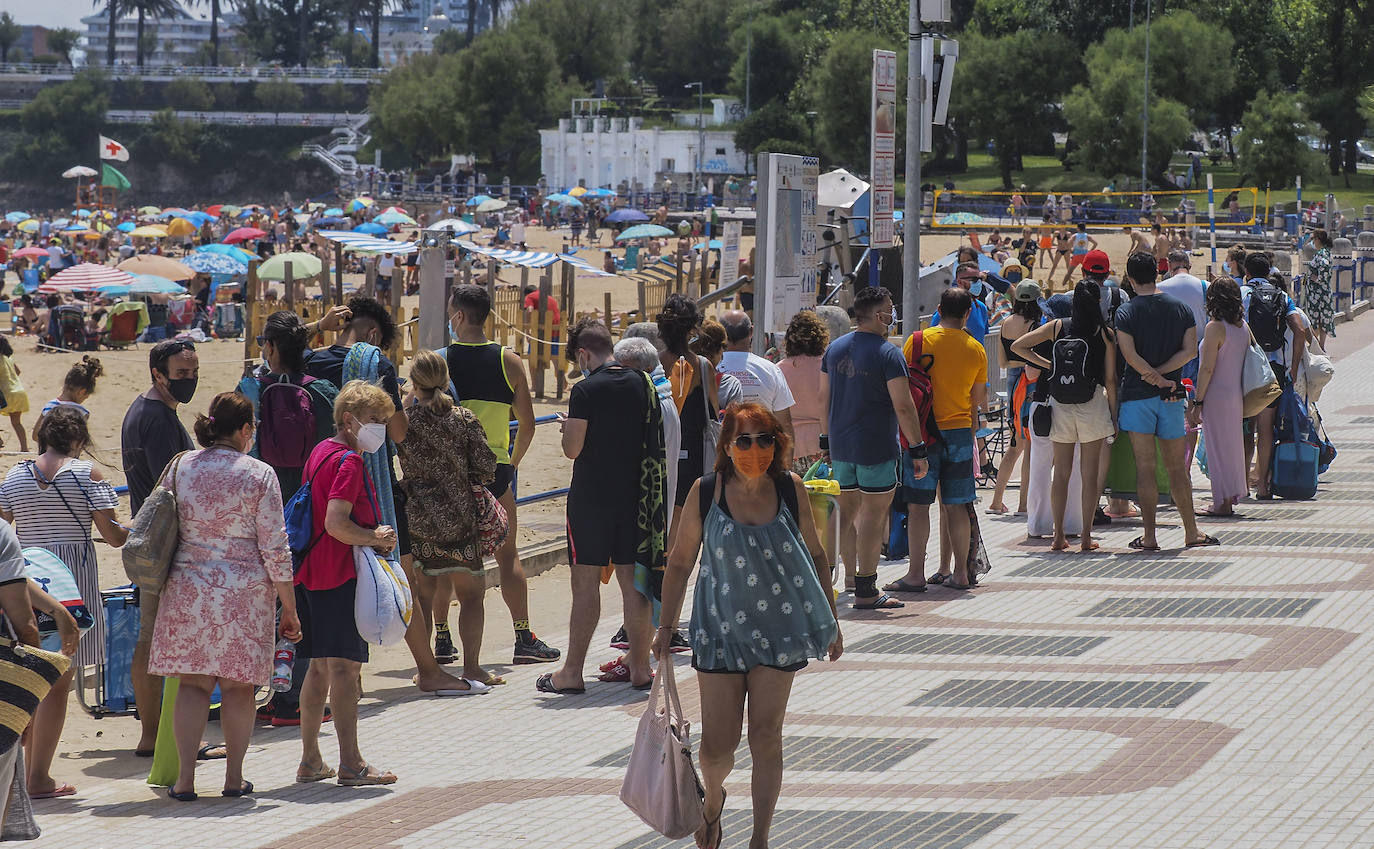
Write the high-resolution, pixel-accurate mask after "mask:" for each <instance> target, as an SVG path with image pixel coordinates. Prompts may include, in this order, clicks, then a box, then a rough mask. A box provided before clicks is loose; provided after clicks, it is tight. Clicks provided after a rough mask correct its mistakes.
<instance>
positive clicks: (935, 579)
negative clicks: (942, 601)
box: [926, 572, 949, 584]
mask: <svg viewBox="0 0 1374 849" xmlns="http://www.w3.org/2000/svg"><path fill="white" fill-rule="evenodd" d="M948 580H949V575H946V574H945V573H943V572H936V573H935V574H934V575H931V576H929V577H927V578H926V583H927V584H943V583H944V582H945V581H948Z"/></svg>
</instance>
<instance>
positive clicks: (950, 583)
mask: <svg viewBox="0 0 1374 849" xmlns="http://www.w3.org/2000/svg"><path fill="white" fill-rule="evenodd" d="M976 586H978V585H977V584H976V583H974V584H956V583H954V582H953V581H945V589H949V590H958V591H960V592H963V591H964V590H971V589H973V588H974V587H976Z"/></svg>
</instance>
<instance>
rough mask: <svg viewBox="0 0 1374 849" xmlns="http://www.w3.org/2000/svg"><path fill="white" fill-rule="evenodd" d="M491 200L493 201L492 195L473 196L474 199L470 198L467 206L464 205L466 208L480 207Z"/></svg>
mask: <svg viewBox="0 0 1374 849" xmlns="http://www.w3.org/2000/svg"><path fill="white" fill-rule="evenodd" d="M489 200H491V195H473V196H472V197H470V198H468V201H467V203H465V204H463V205H464V206H478V205H480V204H483V203H485V202H487V201H489Z"/></svg>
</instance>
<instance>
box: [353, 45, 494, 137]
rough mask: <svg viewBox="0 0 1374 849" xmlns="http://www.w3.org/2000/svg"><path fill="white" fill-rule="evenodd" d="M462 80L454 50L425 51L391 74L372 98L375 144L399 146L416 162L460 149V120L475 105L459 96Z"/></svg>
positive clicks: (370, 109) (376, 89) (371, 125)
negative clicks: (460, 100)
mask: <svg viewBox="0 0 1374 849" xmlns="http://www.w3.org/2000/svg"><path fill="white" fill-rule="evenodd" d="M478 41H481V39H478ZM474 43H476V42H474ZM463 52H464V53H466V52H467V51H463ZM458 84H459V80H458V62H457V56H456V55H454V54H445V55H425V54H421V55H418V56H415V57H413V58H412V59H411V61H409V62H407V63H406V64H404V65H401V66H400V67H398V68H396V69H395V70H393V71H392V72H391V73H389V74H387V75H386V77H385V78H384V79H383V80H382V82H381V84H380V85H378V86H376V87H374V88H373V89H372V93H371V96H370V97H369V99H368V108H369V111H370V112H371V113H372V121H371V124H370V128H371V130H372V134H373V136H374V137H375V144H376V145H378V146H380V147H383V148H387V149H390V150H400V151H402V152H404V154H405V155H406V156H407V157H408V158H409V159H410V160H411V161H413V162H422V161H427V160H430V159H437V158H439V157H441V156H445V155H447V154H449V153H450V152H458V151H459V150H460V149H462V147H463V146H462V145H461V144H460V142H459V139H458V136H459V132H460V131H459V125H460V124H461V123H462V122H463V120H464V112H465V111H466V109H467V108H471V105H469V106H468V107H460V106H459V104H458V103H457V102H456V101H455V99H454V93H455V87H456V86H457V85H458ZM464 152H466V151H464Z"/></svg>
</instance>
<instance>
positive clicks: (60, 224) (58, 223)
mask: <svg viewBox="0 0 1374 849" xmlns="http://www.w3.org/2000/svg"><path fill="white" fill-rule="evenodd" d="M70 223H72V220H71V219H70V218H59V219H57V220H56V221H54V222H53V223H52V227H53V229H54V230H56V229H59V228H61V227H66V226H67V225H68V224H70Z"/></svg>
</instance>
